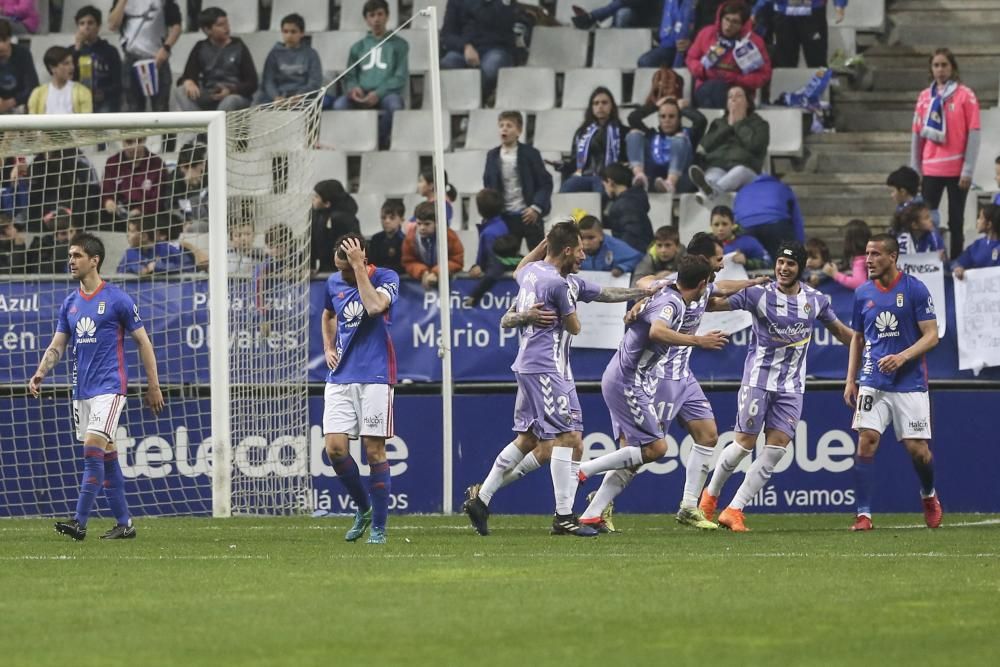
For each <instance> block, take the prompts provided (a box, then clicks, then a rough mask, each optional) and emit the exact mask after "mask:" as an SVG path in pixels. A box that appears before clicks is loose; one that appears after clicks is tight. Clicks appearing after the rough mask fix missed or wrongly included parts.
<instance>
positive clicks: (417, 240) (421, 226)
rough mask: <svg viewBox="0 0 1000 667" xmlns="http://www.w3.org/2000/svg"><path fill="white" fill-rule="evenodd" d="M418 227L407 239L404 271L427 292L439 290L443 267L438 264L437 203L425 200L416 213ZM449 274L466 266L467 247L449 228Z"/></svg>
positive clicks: (412, 229) (415, 226) (414, 228)
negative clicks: (435, 205) (440, 274)
mask: <svg viewBox="0 0 1000 667" xmlns="http://www.w3.org/2000/svg"><path fill="white" fill-rule="evenodd" d="M414 213H415V217H416V219H417V224H416V225H414V226H413V228H411V229H410V231H408V232H407V233H406V238H405V239H403V270H404V271H406V273H407V275H409V276H410V277H411V278H413V279H414V280H419V281H420V284H421V285H423V286H424V289H428V290H429V289H434V288H435V287H437V283H438V274H439V273H440V271H441V267H440V266H438V263H437V223H436V222H435V220H436V219H437V214H436V213H435V210H434V204H433V203H431V202H428V201H425V202H423V203H421V204H419V205H417V209H416V211H415V212H414ZM447 234H448V274H449V275H450V274H453V273H458V272H459V271H461V270H462V265H463V264H464V263H465V248H464V247H462V241H461V240H460V239H459V238H458V234H456V233H455V231H454V230H452V229H448V230H447Z"/></svg>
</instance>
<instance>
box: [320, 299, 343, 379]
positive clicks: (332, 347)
mask: <svg viewBox="0 0 1000 667" xmlns="http://www.w3.org/2000/svg"><path fill="white" fill-rule="evenodd" d="M320 331H321V332H322V333H323V356H325V357H326V367H327V368H329V369H330V370H333V369H334V368H336V367H337V362H338V361H340V360H339V359H338V358H337V345H336V343H335V341H336V340H337V314H336V313H334V312H332V311H329V310H326V309H325V308H324V309H323V317H322V320H321V326H320Z"/></svg>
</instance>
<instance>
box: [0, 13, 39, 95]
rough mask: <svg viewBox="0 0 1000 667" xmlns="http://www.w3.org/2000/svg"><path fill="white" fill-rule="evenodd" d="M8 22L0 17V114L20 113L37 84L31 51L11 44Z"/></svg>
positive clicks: (19, 45)
mask: <svg viewBox="0 0 1000 667" xmlns="http://www.w3.org/2000/svg"><path fill="white" fill-rule="evenodd" d="M12 35H13V32H12V30H11V25H10V22H9V21H7V20H6V19H0V114H5V113H21V112H23V111H24V109H25V108H26V107H27V104H28V97H30V96H31V91H33V90H34V89H35V88H36V87H37V86H38V72H36V71H35V61H34V60H33V59H32V58H31V53H30V52H29V51H28V49H26V48H24V46H22V45H21V44H13V43H11V41H10V39H11V37H12Z"/></svg>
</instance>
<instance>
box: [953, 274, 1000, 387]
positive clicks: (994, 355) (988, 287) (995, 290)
mask: <svg viewBox="0 0 1000 667" xmlns="http://www.w3.org/2000/svg"><path fill="white" fill-rule="evenodd" d="M955 323H956V325H957V326H958V367H959V368H960V369H961V370H963V371H965V370H971V371H972V372H973V373H975V374H977V375H978V374H979V371H981V370H982V369H983V368H985V367H986V366H1000V267H991V268H988V269H969V270H968V271H966V272H965V276H964V279H963V280H956V281H955Z"/></svg>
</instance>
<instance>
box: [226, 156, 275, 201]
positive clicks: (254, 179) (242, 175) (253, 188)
mask: <svg viewBox="0 0 1000 667" xmlns="http://www.w3.org/2000/svg"><path fill="white" fill-rule="evenodd" d="M226 182H227V183H228V184H229V187H230V188H231V189H236V190H238V192H240V193H242V194H267V193H270V192H272V191H273V189H274V170H273V165H272V161H271V154H270V153H268V152H265V151H248V152H246V153H240V154H239V159H238V160H237V159H233V160H227V161H226Z"/></svg>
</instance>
